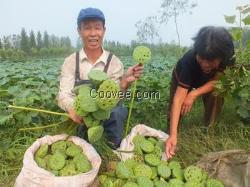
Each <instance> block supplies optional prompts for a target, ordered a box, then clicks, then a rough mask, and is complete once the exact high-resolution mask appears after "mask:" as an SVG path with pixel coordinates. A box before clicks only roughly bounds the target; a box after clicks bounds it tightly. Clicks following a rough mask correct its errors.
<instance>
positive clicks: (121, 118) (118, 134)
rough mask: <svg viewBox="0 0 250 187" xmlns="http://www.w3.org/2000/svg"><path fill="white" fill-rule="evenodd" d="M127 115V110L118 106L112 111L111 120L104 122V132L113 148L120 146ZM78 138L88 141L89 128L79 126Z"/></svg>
mask: <svg viewBox="0 0 250 187" xmlns="http://www.w3.org/2000/svg"><path fill="white" fill-rule="evenodd" d="M127 115H128V110H127V108H125V107H123V106H121V105H118V106H116V107H114V108H113V109H112V111H111V114H110V118H109V119H108V120H106V121H104V122H103V127H104V132H105V134H106V136H107V139H108V141H109V142H110V143H111V144H112V147H113V148H118V147H119V146H120V143H121V140H122V136H123V129H124V124H125V122H126V119H127ZM77 136H78V137H81V138H83V139H87V128H86V126H85V125H79V126H78V128H77Z"/></svg>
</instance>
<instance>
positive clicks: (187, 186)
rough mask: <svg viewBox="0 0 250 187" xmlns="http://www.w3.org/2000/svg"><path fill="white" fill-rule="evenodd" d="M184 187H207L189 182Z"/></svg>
mask: <svg viewBox="0 0 250 187" xmlns="http://www.w3.org/2000/svg"><path fill="white" fill-rule="evenodd" d="M184 187H205V185H204V184H202V183H199V182H193V181H188V182H186V183H185V185H184Z"/></svg>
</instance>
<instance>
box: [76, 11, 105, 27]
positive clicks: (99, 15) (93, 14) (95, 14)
mask: <svg viewBox="0 0 250 187" xmlns="http://www.w3.org/2000/svg"><path fill="white" fill-rule="evenodd" d="M89 18H96V19H99V20H101V21H102V22H103V25H105V17H104V14H103V12H102V11H101V10H99V9H97V8H85V9H82V10H81V11H80V13H79V15H78V17H77V26H78V28H79V27H80V25H81V22H82V21H84V20H86V19H89Z"/></svg>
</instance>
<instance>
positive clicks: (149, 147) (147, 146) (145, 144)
mask: <svg viewBox="0 0 250 187" xmlns="http://www.w3.org/2000/svg"><path fill="white" fill-rule="evenodd" d="M140 147H141V149H142V151H144V152H145V153H151V152H153V151H154V145H153V144H152V143H151V142H150V141H148V140H144V141H142V142H141V144H140Z"/></svg>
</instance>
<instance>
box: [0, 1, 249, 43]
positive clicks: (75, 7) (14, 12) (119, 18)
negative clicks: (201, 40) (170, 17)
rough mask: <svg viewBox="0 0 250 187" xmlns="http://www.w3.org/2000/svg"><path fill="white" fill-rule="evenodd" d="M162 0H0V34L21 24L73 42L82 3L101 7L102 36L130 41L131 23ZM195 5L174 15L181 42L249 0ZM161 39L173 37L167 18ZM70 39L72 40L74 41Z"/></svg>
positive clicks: (155, 9)
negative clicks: (177, 15)
mask: <svg viewBox="0 0 250 187" xmlns="http://www.w3.org/2000/svg"><path fill="white" fill-rule="evenodd" d="M162 1H163V0H123V1H122V0H72V1H69V0H0V37H2V36H4V35H10V34H19V33H20V31H21V28H22V27H24V28H25V29H26V31H28V32H30V30H31V29H32V30H34V31H35V32H37V31H38V30H40V31H42V32H43V31H45V30H47V31H48V33H49V34H55V35H57V36H69V37H70V38H71V39H72V41H73V42H74V43H75V41H76V39H77V37H78V34H77V32H76V18H77V16H78V13H79V11H80V10H81V9H82V8H86V7H96V8H99V9H101V10H102V11H103V12H104V14H105V17H106V28H107V30H106V37H105V38H106V39H107V40H115V41H120V42H122V43H130V41H131V40H135V39H137V37H136V28H135V23H136V22H137V21H139V20H142V19H145V18H146V17H147V16H153V15H159V14H158V12H159V10H160V5H161V3H162ZM192 2H196V3H197V4H198V6H197V7H196V8H194V9H193V10H192V12H193V13H192V15H189V14H185V15H183V16H180V17H179V18H178V24H179V28H180V36H181V44H182V45H190V44H192V40H191V38H192V37H193V36H195V34H196V33H197V32H198V30H199V29H200V28H201V27H202V26H206V25H216V26H226V24H225V21H224V15H232V14H235V13H236V11H235V7H236V6H238V5H245V4H250V0H193V1H192ZM160 37H161V38H162V40H163V41H166V42H171V41H173V40H175V41H177V37H176V33H175V26H174V24H173V22H169V24H168V25H167V26H166V27H162V28H161V30H160ZM74 43H73V44H74Z"/></svg>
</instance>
